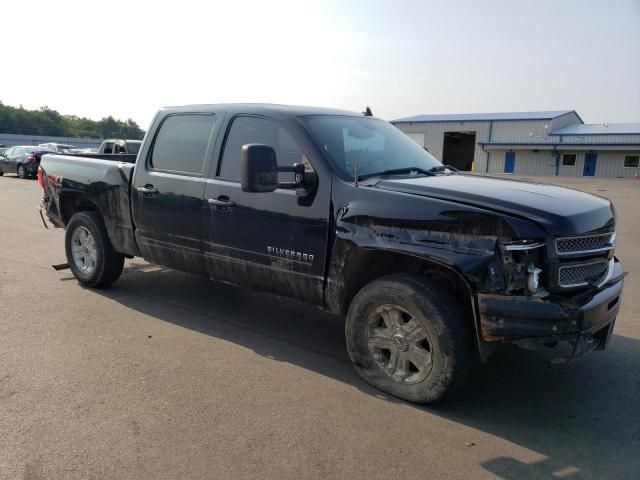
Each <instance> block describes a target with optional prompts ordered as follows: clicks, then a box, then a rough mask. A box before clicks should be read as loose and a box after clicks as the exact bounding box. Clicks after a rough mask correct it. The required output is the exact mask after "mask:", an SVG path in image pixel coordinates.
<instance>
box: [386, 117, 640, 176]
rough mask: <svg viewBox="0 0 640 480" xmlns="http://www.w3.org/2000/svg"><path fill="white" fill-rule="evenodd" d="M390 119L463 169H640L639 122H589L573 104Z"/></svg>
mask: <svg viewBox="0 0 640 480" xmlns="http://www.w3.org/2000/svg"><path fill="white" fill-rule="evenodd" d="M391 123H393V124H394V125H395V126H396V127H398V128H399V129H400V130H402V131H403V132H405V133H406V134H407V135H409V136H410V137H411V138H412V139H413V140H415V141H416V142H417V143H419V144H420V145H422V146H424V147H425V148H426V149H427V150H428V151H429V152H431V153H432V154H433V155H435V156H436V157H437V158H438V159H439V160H441V161H442V162H443V163H445V164H448V165H453V166H454V167H456V168H458V169H459V170H472V169H473V171H475V172H480V173H493V174H495V173H506V174H509V173H514V174H520V175H549V176H553V175H570V176H599V177H633V176H634V175H636V174H638V175H640V123H609V124H605V125H600V124H585V123H584V122H583V121H582V119H581V118H580V116H579V115H578V114H577V113H576V112H575V110H563V111H547V112H515V113H480V114H452V115H418V116H415V117H408V118H401V119H398V120H394V121H392V122H391Z"/></svg>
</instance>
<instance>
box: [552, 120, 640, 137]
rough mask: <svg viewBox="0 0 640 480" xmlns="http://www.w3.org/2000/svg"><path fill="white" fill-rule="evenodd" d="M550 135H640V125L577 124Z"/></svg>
mask: <svg viewBox="0 0 640 480" xmlns="http://www.w3.org/2000/svg"><path fill="white" fill-rule="evenodd" d="M549 135H640V123H608V124H606V125H602V124H599V123H576V124H573V125H567V126H566V127H564V128H560V129H558V130H555V131H553V132H551V133H550V134H549Z"/></svg>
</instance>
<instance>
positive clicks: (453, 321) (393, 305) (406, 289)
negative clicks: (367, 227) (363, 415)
mask: <svg viewBox="0 0 640 480" xmlns="http://www.w3.org/2000/svg"><path fill="white" fill-rule="evenodd" d="M345 333H346V341H347V350H348V351H349V356H350V357H351V361H352V362H353V365H354V367H355V369H356V371H357V372H358V374H359V375H360V376H361V377H362V378H363V379H364V380H366V381H367V382H368V383H370V384H371V385H373V386H374V387H377V388H379V389H380V390H382V391H384V392H387V393H389V394H391V395H394V396H396V397H399V398H402V399H404V400H408V401H410V402H415V403H430V402H435V401H438V400H442V399H443V398H445V397H447V396H448V395H450V394H451V393H453V392H454V391H455V390H456V389H457V388H458V387H459V386H460V385H461V384H462V383H463V382H464V379H465V378H466V376H467V374H468V372H469V369H470V366H471V358H472V342H471V339H472V336H471V333H472V332H471V330H470V328H469V324H468V321H467V319H465V316H464V314H463V311H462V309H461V308H460V307H459V305H458V303H457V300H456V299H454V298H453V297H452V296H451V295H450V294H449V293H448V292H447V291H445V290H442V289H441V288H439V287H438V286H437V285H436V284H435V283H433V282H431V281H429V280H426V279H422V278H420V277H416V276H412V275H407V274H397V275H395V274H394V275H388V276H386V277H382V278H380V279H378V280H375V281H373V282H371V283H369V284H368V285H365V286H364V287H363V288H362V289H361V290H360V291H359V292H358V294H357V295H356V296H355V298H354V299H353V301H352V302H351V305H350V307H349V313H348V314H347V322H346V327H345Z"/></svg>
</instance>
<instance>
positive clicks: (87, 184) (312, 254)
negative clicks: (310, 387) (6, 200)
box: [39, 104, 624, 402]
mask: <svg viewBox="0 0 640 480" xmlns="http://www.w3.org/2000/svg"><path fill="white" fill-rule="evenodd" d="M116 157H117V156H116ZM39 176H40V183H41V185H42V186H43V189H44V196H43V201H42V205H41V210H42V212H44V213H45V214H46V216H47V217H48V218H49V220H50V221H51V222H52V223H53V224H55V225H56V226H58V227H62V228H66V237H65V238H66V255H67V259H68V263H69V266H70V268H71V270H72V272H73V274H74V275H75V277H76V278H77V279H78V281H79V282H81V283H82V284H85V285H88V286H93V287H101V286H106V285H109V284H111V283H112V282H114V281H115V280H116V279H117V278H118V277H119V276H120V274H121V272H122V269H123V262H124V259H125V257H127V258H129V257H143V258H144V259H146V260H148V261H150V262H153V263H157V264H160V265H165V266H168V267H172V268H175V269H179V270H184V271H188V272H194V273H200V274H204V275H207V276H209V277H211V278H212V279H214V280H220V281H223V282H230V283H233V284H237V285H240V286H243V287H248V288H252V289H260V290H265V291H269V292H273V293H276V294H279V295H283V296H287V297H292V298H294V299H297V300H301V301H304V302H308V303H311V304H314V305H317V306H320V307H322V308H324V309H326V310H327V311H330V312H334V313H336V314H339V315H343V316H346V328H345V331H346V343H347V348H348V351H349V355H350V357H351V359H352V361H353V363H354V366H355V368H356V370H357V371H358V373H359V374H360V375H361V376H362V377H363V378H364V379H366V380H367V381H368V382H370V383H371V384H373V385H374V386H376V387H378V388H380V389H382V390H384V391H386V392H389V393H391V394H393V395H396V396H398V397H401V398H403V399H407V400H410V401H414V402H431V401H435V400H439V399H441V398H443V397H445V396H446V395H448V394H449V393H451V392H452V391H454V390H455V388H456V387H457V386H459V385H460V384H461V382H462V381H463V380H464V378H465V376H466V374H467V372H468V370H469V367H470V365H471V363H472V361H473V359H474V358H479V359H481V360H483V361H484V360H486V359H487V357H488V356H489V355H490V354H491V352H492V351H493V350H494V349H495V347H496V345H498V344H502V343H511V344H516V345H519V346H521V347H524V348H529V349H531V348H536V347H538V346H541V345H545V346H555V345H557V344H559V343H561V342H569V344H570V345H571V347H572V349H571V350H570V354H569V355H568V357H566V358H574V357H577V356H580V355H582V354H584V353H586V352H588V351H590V350H593V349H603V348H605V346H606V345H607V342H608V340H609V339H610V337H611V335H612V329H613V325H614V321H615V318H616V315H617V313H618V311H619V308H620V302H621V294H622V284H623V277H624V272H623V269H622V266H621V264H620V263H619V262H618V260H617V259H616V257H615V256H614V248H615V237H616V233H615V213H614V209H613V205H612V204H611V202H609V200H606V199H604V198H600V197H596V196H592V195H588V194H585V193H581V192H578V191H574V190H569V189H564V188H559V187H555V186H551V185H543V184H538V183H531V182H522V181H512V180H505V179H501V178H492V177H486V176H478V175H468V174H461V173H459V172H455V171H452V170H451V169H449V168H447V167H445V166H443V165H442V164H441V163H440V162H438V161H437V160H436V159H435V158H434V157H432V156H431V155H430V154H429V153H428V152H426V151H425V150H424V149H422V148H420V147H419V146H418V145H417V144H416V143H414V142H413V141H412V140H411V139H409V138H408V137H406V136H405V135H404V134H403V133H401V132H400V131H399V130H397V129H396V128H395V127H393V126H392V125H390V124H389V123H387V122H385V121H383V120H380V119H377V118H375V117H372V116H367V115H362V114H357V113H352V112H345V111H340V110H329V109H319V108H306V107H289V106H276V105H242V104H238V105H200V106H185V107H175V108H166V109H162V110H160V112H159V113H158V114H157V115H156V117H155V119H154V120H153V123H152V126H151V128H150V130H149V132H148V133H147V135H146V138H145V140H144V142H143V145H142V147H141V149H140V152H139V154H138V157H137V161H136V162H135V164H134V163H126V162H117V161H110V160H104V159H94V158H83V157H81V156H64V155H46V156H45V157H44V159H43V161H42V165H41V170H40V172H39ZM212 288H215V287H213V286H212ZM257 314H259V313H257Z"/></svg>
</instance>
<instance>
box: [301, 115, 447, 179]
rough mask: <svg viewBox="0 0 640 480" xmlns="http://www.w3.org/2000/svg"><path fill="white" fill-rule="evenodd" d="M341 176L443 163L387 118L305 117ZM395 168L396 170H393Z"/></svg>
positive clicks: (409, 170)
mask: <svg viewBox="0 0 640 480" xmlns="http://www.w3.org/2000/svg"><path fill="white" fill-rule="evenodd" d="M303 121H304V122H305V123H306V125H307V127H308V128H309V130H311V134H312V135H313V136H314V137H315V139H316V141H317V142H318V143H319V144H320V146H321V147H322V148H323V149H324V150H325V151H326V152H327V154H328V155H329V158H330V160H331V162H332V163H333V165H334V167H335V168H336V169H338V170H339V172H340V173H342V175H341V176H342V177H345V178H348V179H351V180H353V179H354V178H355V176H354V168H355V165H356V163H357V166H358V167H357V168H358V177H359V178H362V177H372V176H376V174H380V175H385V173H384V172H389V173H386V174H388V175H391V174H396V175H400V174H403V175H416V174H421V173H423V172H426V171H433V170H434V169H435V168H438V167H441V166H442V164H441V163H440V162H439V161H438V160H436V159H435V158H434V157H433V156H432V155H431V154H430V153H428V152H427V151H426V150H425V149H424V148H422V147H421V146H420V145H418V144H417V143H416V142H414V141H413V140H411V139H410V138H409V137H408V136H406V135H405V134H404V133H402V132H401V131H400V130H398V129H397V128H396V127H394V126H393V125H391V124H390V123H388V122H385V121H383V120H379V119H376V118H367V117H348V116H330V115H317V116H307V117H303ZM391 171H393V172H391Z"/></svg>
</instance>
